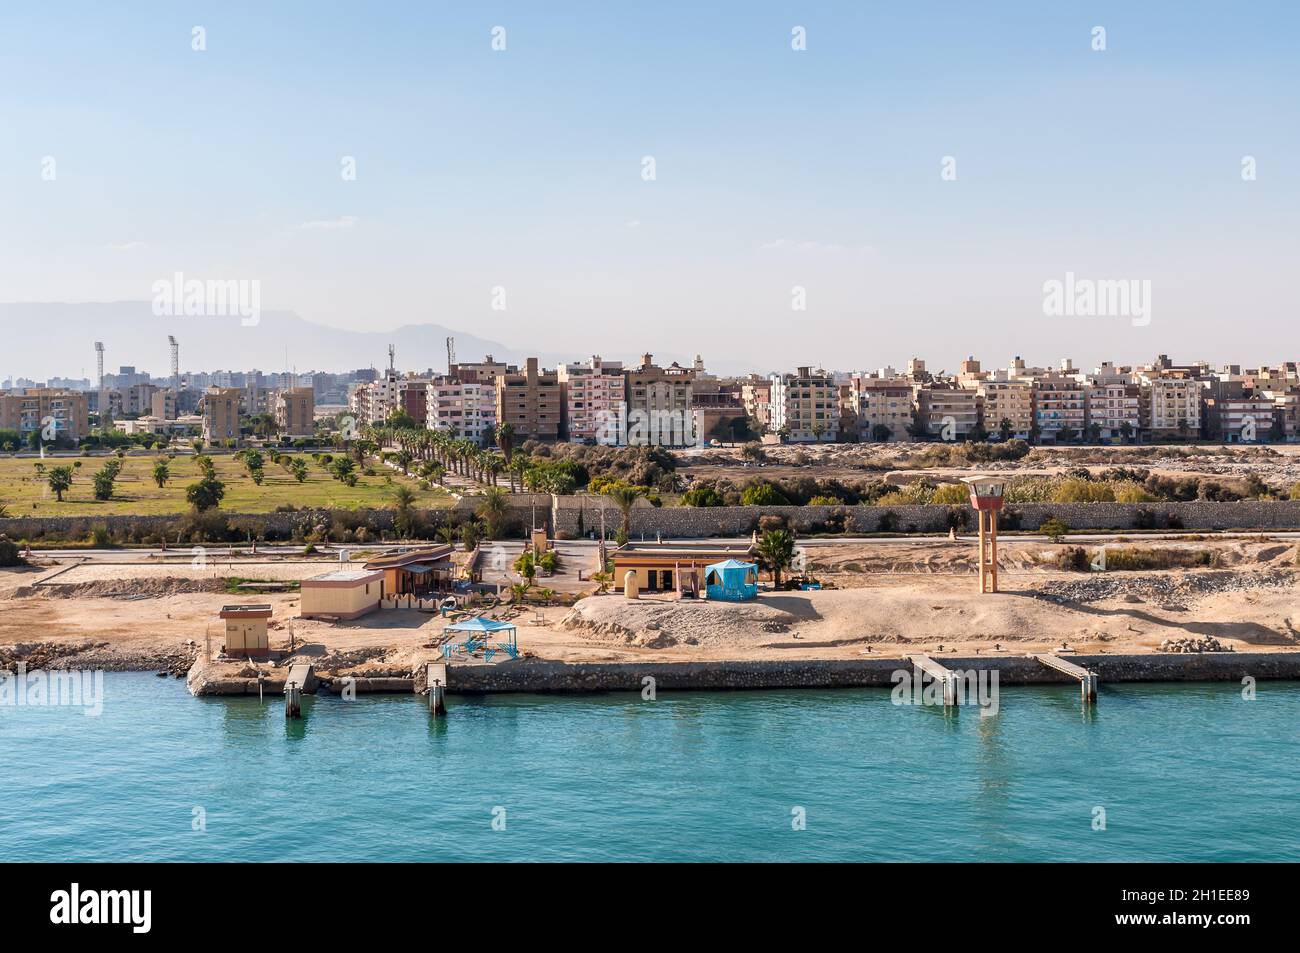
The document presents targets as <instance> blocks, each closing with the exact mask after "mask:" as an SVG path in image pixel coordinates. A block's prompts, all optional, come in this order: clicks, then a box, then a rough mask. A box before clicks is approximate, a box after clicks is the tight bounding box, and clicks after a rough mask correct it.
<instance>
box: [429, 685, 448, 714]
mask: <svg viewBox="0 0 1300 953" xmlns="http://www.w3.org/2000/svg"><path fill="white" fill-rule="evenodd" d="M445 692H446V688H444V687H443V684H442V681H441V680H438V679H435V680H434V683H433V684H432V685H431V686H429V711H431V712H433V714H434V715H435V716H439V715H445V714H447V702H446V699H445V697H444V693H445Z"/></svg>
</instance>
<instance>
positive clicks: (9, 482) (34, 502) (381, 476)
mask: <svg viewBox="0 0 1300 953" xmlns="http://www.w3.org/2000/svg"><path fill="white" fill-rule="evenodd" d="M292 456H295V457H300V458H301V459H303V460H304V461H306V463H307V465H308V472H307V480H306V482H304V483H299V482H298V481H297V480H295V479H294V478H293V476H292V475H291V474H290V473H289V472H288V471H286V470H285V469H284V468H283V467H281V466H280V465H279V464H278V463H273V462H271V460H270V459H269V458H268V459H267V461H266V465H265V468H264V473H265V478H264V479H263V481H262V485H261V486H258V485H257V484H256V483H254V482H253V480H252V478H251V477H250V476H249V475H248V471H247V470H245V469H244V465H243V463H242V462H240V461H238V460H235V459H234V458H232V457H231V456H229V455H218V456H214V457H213V458H212V459H213V462H214V464H215V465H216V471H217V479H219V480H221V482H222V483H224V484H225V485H226V495H225V498H224V499H223V500H222V501H221V509H222V510H225V511H227V512H231V513H267V512H270V511H271V510H274V509H275V508H276V507H278V506H283V505H285V504H291V505H293V506H297V507H330V508H336V509H359V508H365V507H381V506H389V505H391V503H392V494H393V489H394V487H395V486H396V485H397V484H399V483H405V484H406V485H407V486H409V487H410V488H411V489H412V490H413V491H414V492H415V496H416V506H420V507H441V506H450V505H451V504H452V502H454V501H453V500H452V498H451V496H450V495H449V494H448V493H447V492H446V491H445V490H442V489H440V488H434V489H433V490H429V491H425V490H421V489H420V487H419V483H418V481H417V480H414V479H410V478H407V477H403V476H402V475H401V474H400V473H399V472H397V471H395V470H392V469H390V468H389V467H386V466H383V465H382V464H375V476H372V477H369V476H364V475H362V474H361V472H360V471H359V470H358V471H357V475H358V479H357V485H356V486H353V487H350V486H346V485H345V484H343V483H341V482H340V481H338V480H335V479H334V478H333V477H332V476H330V475H329V474H328V473H326V472H325V470H324V469H323V468H322V467H321V466H320V465H319V464H317V463H316V462H315V461H314V460H312V458H311V456H310V455H307V454H292ZM106 459H107V458H106V457H57V458H49V459H47V460H45V461H44V465H45V467H46V470H47V472H48V470H49V469H50V468H51V467H56V466H73V464H74V463H80V464H81V466H80V467H79V468H77V469H76V470H75V471H74V473H75V475H74V477H73V483H72V490H71V491H70V492H67V493H65V494H64V495H63V502H62V503H59V502H57V501H56V500H55V498H54V493H53V491H52V490H50V488H49V485H48V483H47V482H46V480H45V478H44V477H42V476H39V475H38V474H37V472H36V466H35V465H36V464H37V463H40V462H41V461H39V460H35V459H32V458H30V457H23V458H13V457H7V456H6V457H0V504H4V505H5V506H6V507H7V508H8V515H9V516H11V517H17V516H111V515H151V514H170V513H184V512H186V511H187V510H188V509H189V504H188V503H186V502H185V488H186V487H188V486H189V485H190V484H191V483H195V482H197V481H198V479H199V472H198V467H197V466H196V465H195V463H194V459H193V458H192V457H188V456H178V457H176V458H175V459H174V460H170V461H169V462H168V465H169V467H170V469H171V479H170V480H168V482H167V485H166V486H165V487H164V488H163V489H159V488H158V486H157V484H155V483H154V481H153V468H154V464H155V463H156V462H157V461H158V460H159V459H164V458H163V457H160V456H159V455H158V454H148V455H139V456H127V457H126V458H125V459H123V461H122V463H123V466H122V473H121V475H120V476H119V477H118V478H117V483H116V485H115V488H114V493H113V499H112V500H108V501H105V502H100V501H98V500H96V499H95V498H94V492H93V488H92V485H91V477H92V475H93V474H94V473H95V471H96V470H98V469H99V468H100V467H102V466H103V465H104V463H105V460H106ZM386 477H391V482H389V481H388V480H387V479H386Z"/></svg>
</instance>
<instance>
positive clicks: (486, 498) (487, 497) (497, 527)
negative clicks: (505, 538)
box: [474, 486, 509, 539]
mask: <svg viewBox="0 0 1300 953" xmlns="http://www.w3.org/2000/svg"><path fill="white" fill-rule="evenodd" d="M508 511H509V506H508V504H507V502H506V493H505V491H504V490H503V489H501V487H499V486H490V487H488V488H487V489H486V490H485V491H483V497H482V499H481V500H479V504H478V507H477V508H476V509H475V510H474V515H475V516H477V517H478V518H479V519H481V520H483V522H485V523H487V531H488V536H490V537H491V538H493V539H495V538H496V537H497V536H498V535H500V533H501V527H502V524H504V523H505V519H506V514H507V512H508Z"/></svg>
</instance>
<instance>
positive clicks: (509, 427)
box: [496, 421, 515, 492]
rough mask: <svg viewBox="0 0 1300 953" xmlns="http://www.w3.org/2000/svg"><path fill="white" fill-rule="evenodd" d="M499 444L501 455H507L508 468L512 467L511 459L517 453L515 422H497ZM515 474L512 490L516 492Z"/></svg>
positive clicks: (511, 483) (511, 485)
mask: <svg viewBox="0 0 1300 953" xmlns="http://www.w3.org/2000/svg"><path fill="white" fill-rule="evenodd" d="M496 438H497V446H498V447H500V448H501V456H503V457H505V461H506V469H507V470H509V469H510V461H511V460H512V459H514V455H515V427H514V424H512V423H509V422H508V421H507V422H502V423H499V424H497V429H496ZM514 488H515V485H514V479H513V476H512V478H511V482H510V490H511V492H514Z"/></svg>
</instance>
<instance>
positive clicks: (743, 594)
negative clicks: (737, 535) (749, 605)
mask: <svg viewBox="0 0 1300 953" xmlns="http://www.w3.org/2000/svg"><path fill="white" fill-rule="evenodd" d="M704 592H705V595H706V596H707V597H708V598H709V599H718V600H721V601H723V602H744V601H746V600H747V599H757V598H758V566H756V565H755V564H754V563H745V562H741V561H740V560H739V559H725V560H723V561H722V562H720V563H714V564H713V565H711V566H706V567H704Z"/></svg>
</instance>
